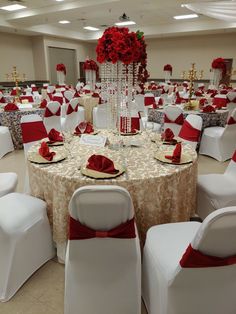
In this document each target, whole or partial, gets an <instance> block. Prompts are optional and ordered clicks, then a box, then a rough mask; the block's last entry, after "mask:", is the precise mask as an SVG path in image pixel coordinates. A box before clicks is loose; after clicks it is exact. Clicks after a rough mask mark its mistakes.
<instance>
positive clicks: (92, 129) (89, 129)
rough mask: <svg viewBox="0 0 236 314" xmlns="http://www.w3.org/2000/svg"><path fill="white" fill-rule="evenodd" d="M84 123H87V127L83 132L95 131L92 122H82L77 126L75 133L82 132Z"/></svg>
mask: <svg viewBox="0 0 236 314" xmlns="http://www.w3.org/2000/svg"><path fill="white" fill-rule="evenodd" d="M84 124H86V127H85V131H84V133H83V134H90V133H93V132H94V128H93V125H92V124H91V123H90V122H80V124H79V125H78V126H77V127H76V128H75V134H76V135H80V134H82V133H81V131H80V128H83V127H84Z"/></svg>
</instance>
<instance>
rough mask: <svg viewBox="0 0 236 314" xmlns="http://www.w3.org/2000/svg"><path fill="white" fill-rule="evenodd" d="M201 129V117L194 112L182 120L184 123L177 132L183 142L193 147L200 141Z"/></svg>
mask: <svg viewBox="0 0 236 314" xmlns="http://www.w3.org/2000/svg"><path fill="white" fill-rule="evenodd" d="M201 130H202V118H201V117H200V116H198V115H195V114H189V115H188V116H187V117H186V119H185V120H184V124H183V125H182V128H181V130H180V132H179V137H180V138H182V139H183V140H184V142H185V143H187V144H190V145H191V146H192V147H193V148H194V149H196V148H197V144H198V142H199V141H200V136H201Z"/></svg>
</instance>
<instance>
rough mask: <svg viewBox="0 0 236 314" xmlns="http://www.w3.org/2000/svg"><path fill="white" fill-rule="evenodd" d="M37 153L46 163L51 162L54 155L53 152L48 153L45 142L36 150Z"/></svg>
mask: <svg viewBox="0 0 236 314" xmlns="http://www.w3.org/2000/svg"><path fill="white" fill-rule="evenodd" d="M38 153H39V155H40V156H42V157H43V158H45V159H47V160H48V161H52V160H53V156H55V155H56V153H55V152H50V150H49V147H48V145H47V143H46V142H42V143H41V146H40V148H39V150H38Z"/></svg>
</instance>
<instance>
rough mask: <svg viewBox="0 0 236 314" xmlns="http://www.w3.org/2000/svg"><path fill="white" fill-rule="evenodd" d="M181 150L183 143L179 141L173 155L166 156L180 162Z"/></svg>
mask: <svg viewBox="0 0 236 314" xmlns="http://www.w3.org/2000/svg"><path fill="white" fill-rule="evenodd" d="M181 150H182V145H181V143H178V144H176V146H175V149H174V151H173V155H172V156H169V155H167V156H165V158H167V159H171V160H172V162H175V163H179V162H180V159H181Z"/></svg>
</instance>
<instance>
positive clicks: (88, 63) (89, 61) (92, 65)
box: [83, 59, 99, 78]
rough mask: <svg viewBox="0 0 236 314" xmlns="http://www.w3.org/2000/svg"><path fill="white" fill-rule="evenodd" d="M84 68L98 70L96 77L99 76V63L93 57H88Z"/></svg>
mask: <svg viewBox="0 0 236 314" xmlns="http://www.w3.org/2000/svg"><path fill="white" fill-rule="evenodd" d="M83 68H84V70H85V71H86V70H93V71H96V77H97V78H98V71H99V67H98V65H97V63H96V62H95V61H94V60H92V59H87V60H86V61H85V62H84V65H83Z"/></svg>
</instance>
